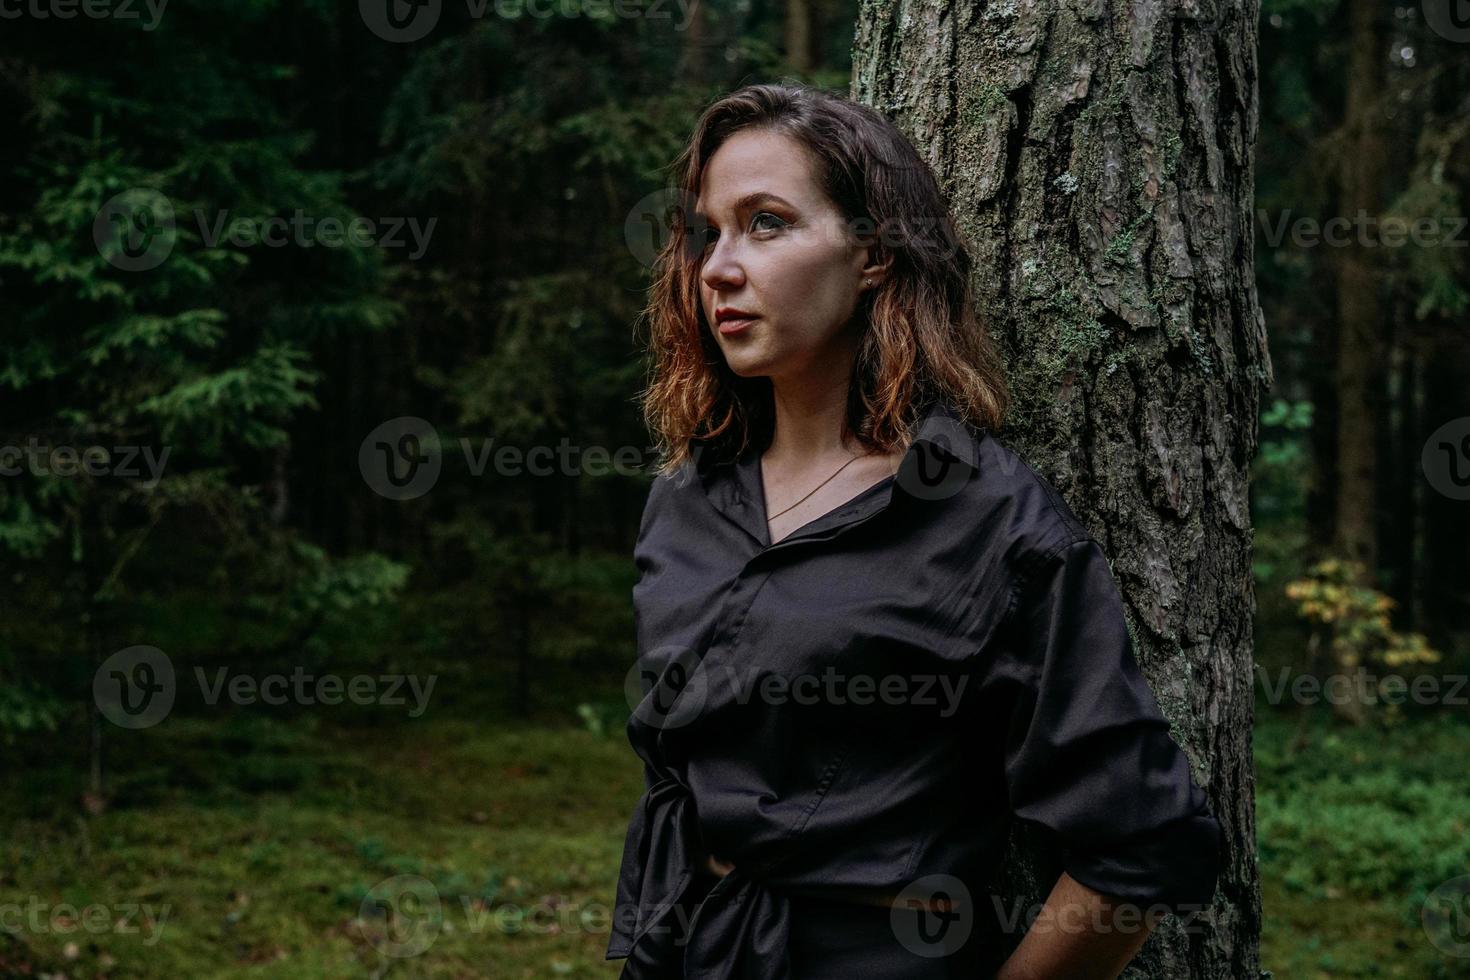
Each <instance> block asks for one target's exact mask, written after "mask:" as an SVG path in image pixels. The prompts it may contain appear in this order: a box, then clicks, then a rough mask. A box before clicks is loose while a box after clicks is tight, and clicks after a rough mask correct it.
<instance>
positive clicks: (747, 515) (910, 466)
mask: <svg viewBox="0 0 1470 980" xmlns="http://www.w3.org/2000/svg"><path fill="white" fill-rule="evenodd" d="M760 455H761V453H760V450H759V449H758V448H757V447H755V446H754V445H753V444H752V445H750V446H747V447H746V448H745V450H744V451H743V452H742V453H741V454H740V455H739V456H738V457H737V458H736V459H735V460H733V461H728V462H724V463H710V462H708V461H707V460H706V461H701V462H700V463H698V464H697V467H696V468H697V471H698V473H699V479H700V482H701V484H702V485H703V488H704V492H705V495H706V496H707V497H708V498H709V501H710V503H711V504H712V505H713V506H714V508H715V510H717V511H719V512H720V513H721V514H722V515H724V516H725V517H726V518H728V519H729V520H731V521H733V522H734V523H735V524H736V525H738V526H739V527H740V528H741V529H743V530H744V531H745V532H746V533H747V534H749V535H750V536H751V537H752V538H754V539H755V540H756V541H757V542H758V543H759V544H760V545H761V546H762V547H776V546H779V545H784V544H785V543H786V542H787V541H791V540H799V539H806V538H811V537H829V536H831V535H833V534H835V533H837V532H838V531H840V530H841V529H842V528H844V527H846V526H848V525H850V524H854V523H857V522H858V521H861V520H864V519H866V518H867V517H869V516H872V515H873V514H875V513H877V512H879V511H882V510H886V509H887V508H888V507H889V506H891V505H892V503H893V501H894V499H895V489H897V490H898V494H899V495H901V496H904V497H910V498H918V499H925V498H928V499H933V497H934V496H936V494H933V493H930V492H926V490H925V488H926V487H929V486H932V481H931V480H930V479H929V478H928V477H927V475H926V474H927V473H928V472H929V470H930V469H932V468H933V467H934V466H935V465H936V460H938V461H939V464H940V465H941V466H942V467H943V470H944V472H945V473H946V474H947V475H946V477H945V480H946V482H948V481H950V480H953V479H954V475H951V474H952V471H950V470H949V468H948V467H949V465H953V464H959V465H960V466H961V471H960V473H961V474H962V476H961V478H963V479H968V478H969V475H968V473H963V470H965V469H968V470H973V471H978V469H979V448H978V444H977V440H976V437H975V434H974V432H973V431H972V430H971V428H970V427H969V426H967V425H966V424H965V423H964V422H963V421H962V420H961V418H960V415H959V413H958V412H957V411H956V410H955V408H954V405H953V404H952V403H951V402H950V401H949V400H948V399H945V398H942V397H935V398H931V399H930V400H929V402H928V403H927V406H926V407H925V408H924V409H923V412H922V415H921V416H920V419H919V424H918V427H917V432H916V434H915V435H914V439H913V441H912V442H911V443H910V444H909V447H908V450H907V451H906V452H905V453H904V457H903V459H902V460H901V461H900V463H899V467H898V472H897V474H896V475H895V476H894V477H889V478H885V479H884V480H881V481H879V482H878V483H876V484H874V485H873V486H871V487H869V488H868V489H867V490H864V491H863V492H862V493H860V494H858V495H857V496H856V497H855V498H853V499H852V500H851V501H850V502H849V503H847V504H846V505H845V506H841V507H838V508H837V509H836V510H834V511H832V512H830V513H828V514H824V515H823V516H822V517H820V518H818V519H817V520H816V521H814V522H812V523H810V524H807V525H803V526H802V527H801V528H799V529H797V530H796V531H794V532H792V533H791V534H789V535H787V536H786V537H784V538H782V539H781V540H780V541H778V542H776V545H771V544H770V538H769V531H768V529H767V527H766V523H765V514H764V512H763V507H762V499H763V490H762V487H761V475H760Z"/></svg>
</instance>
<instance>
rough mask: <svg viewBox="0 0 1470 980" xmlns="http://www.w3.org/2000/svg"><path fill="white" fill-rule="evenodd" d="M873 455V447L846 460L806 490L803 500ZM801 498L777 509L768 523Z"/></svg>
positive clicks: (793, 505)
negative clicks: (855, 464)
mask: <svg viewBox="0 0 1470 980" xmlns="http://www.w3.org/2000/svg"><path fill="white" fill-rule="evenodd" d="M871 455H873V450H871V449H870V450H868V451H867V452H865V453H858V454H857V455H856V456H854V457H853V458H852V459H849V460H848V461H847V462H845V463H843V464H842V465H841V466H839V467H837V469H836V470H835V471H833V473H832V476H829V477H827V479H825V480H823V481H822V482H821V483H818V484H817V485H816V486H814V487H812V488H811V489H810V490H808V491H807V492H806V496H805V497H802V498H801V500H805V499H806V498H807V497H810V496H811V495H812V494H814V493H816V492H817V491H818V490H820V489H822V488H823V487H825V486H826V485H827V484H828V483H831V482H832V477H835V476H836V475H837V474H838V473H841V472H842V471H843V470H845V469H847V468H848V467H849V466H851V465H852V464H853V463H855V462H857V461H858V460H860V459H862V458H863V457H864V456H871ZM801 500H798V501H797V502H796V503H795V504H792V505H791V507H787V508H786V509H785V510H780V511H777V512H776V513H774V514H772V515H771V516H770V517H767V518H766V523H767V524H769V523H771V522H772V521H774V520H775V519H776V518H778V517H780V516H781V515H782V514H784V513H786V511H788V510H791V508H792V507H795V506H797V504H800V503H801Z"/></svg>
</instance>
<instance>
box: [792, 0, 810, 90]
mask: <svg viewBox="0 0 1470 980" xmlns="http://www.w3.org/2000/svg"><path fill="white" fill-rule="evenodd" d="M812 3H813V0H786V64H787V66H788V67H790V69H791V70H792V71H794V72H796V73H798V74H805V73H806V72H808V71H810V70H811V67H812V14H813V10H812Z"/></svg>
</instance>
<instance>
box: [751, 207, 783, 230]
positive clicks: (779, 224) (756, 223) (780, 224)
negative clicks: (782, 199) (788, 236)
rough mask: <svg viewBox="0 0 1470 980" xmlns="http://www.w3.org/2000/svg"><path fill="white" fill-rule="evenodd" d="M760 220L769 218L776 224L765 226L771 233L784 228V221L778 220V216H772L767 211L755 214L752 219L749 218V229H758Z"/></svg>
mask: <svg viewBox="0 0 1470 980" xmlns="http://www.w3.org/2000/svg"><path fill="white" fill-rule="evenodd" d="M762 218H770V219H771V220H772V221H774V222H776V224H774V225H769V226H767V227H769V228H770V229H771V230H773V231H774V230H775V229H777V228H784V227H785V226H786V222H785V221H782V220H781V218H779V217H778V216H776V215H774V214H772V213H771V212H769V211H762V212H760V213H759V214H757V215H756V216H755V217H754V218H751V219H750V225H751V227H752V228H758V227H760V221H761V219H762Z"/></svg>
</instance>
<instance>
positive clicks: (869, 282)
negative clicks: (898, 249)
mask: <svg viewBox="0 0 1470 980" xmlns="http://www.w3.org/2000/svg"><path fill="white" fill-rule="evenodd" d="M892 268H893V253H892V252H890V251H889V250H888V249H886V248H884V247H883V246H882V245H879V244H873V245H869V246H868V261H867V264H866V265H864V266H863V267H862V268H861V269H860V270H858V271H859V273H860V274H861V275H862V278H863V287H864V288H871V287H873V286H877V285H878V284H879V283H881V282H882V281H883V280H884V279H886V278H888V274H889V272H890V271H891V270H892Z"/></svg>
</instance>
